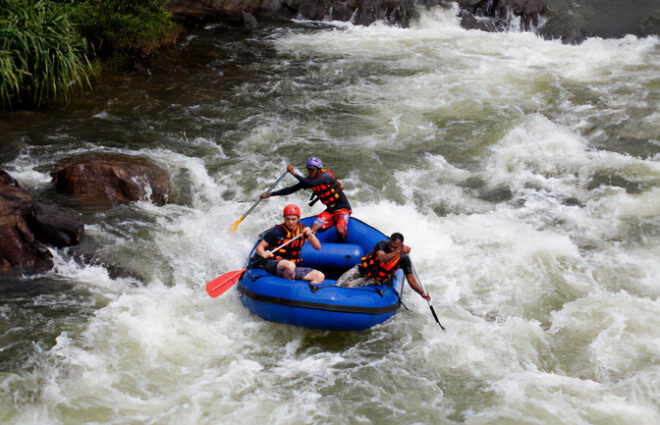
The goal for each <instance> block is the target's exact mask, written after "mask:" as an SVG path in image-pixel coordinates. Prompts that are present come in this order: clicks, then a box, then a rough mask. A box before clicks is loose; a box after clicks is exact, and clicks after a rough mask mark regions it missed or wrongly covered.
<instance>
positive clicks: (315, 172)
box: [260, 156, 351, 240]
mask: <svg viewBox="0 0 660 425" xmlns="http://www.w3.org/2000/svg"><path fill="white" fill-rule="evenodd" d="M286 169H287V171H289V173H291V175H292V176H293V177H295V178H296V179H298V183H297V184H295V185H293V186H289V187H285V188H284V189H280V190H276V191H275V192H270V193H268V192H266V193H262V194H261V196H260V198H261V199H266V198H270V197H271V196H282V195H288V194H290V193H293V192H297V191H298V190H300V189H312V191H313V192H314V195H313V196H314V200H313V201H312V202H311V203H310V205H313V204H314V202H316V200H319V201H321V202H322V203H323V205H325V207H326V209H325V211H323V212H322V213H321V214H319V215H318V216H316V220H314V223H313V224H312V233H316V232H317V230H319V229H322V230H323V229H327V228H329V227H332V226H333V225H336V226H337V233H338V234H339V237H340V239H341V240H346V235H347V232H348V220H349V217H350V216H351V204H349V203H348V199H347V198H346V195H345V194H344V190H343V187H342V185H341V183H339V181H338V180H337V177H335V174H334V173H333V172H332V171H330V170H329V169H327V168H323V163H322V162H321V160H320V159H318V158H317V157H315V156H312V157H310V158H309V159H308V160H307V173H308V175H309V177H303V176H299V175H298V174H296V172H295V171H294V169H293V166H292V165H289V166H287V167H286Z"/></svg>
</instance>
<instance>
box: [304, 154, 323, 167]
mask: <svg viewBox="0 0 660 425" xmlns="http://www.w3.org/2000/svg"><path fill="white" fill-rule="evenodd" d="M307 167H314V168H323V163H322V162H321V160H320V159H318V158H317V157H315V156H310V157H309V159H308V160H307Z"/></svg>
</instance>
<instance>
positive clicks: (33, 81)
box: [0, 0, 94, 110]
mask: <svg viewBox="0 0 660 425" xmlns="http://www.w3.org/2000/svg"><path fill="white" fill-rule="evenodd" d="M89 52H90V50H89V46H88V43H87V41H86V40H85V38H84V37H83V36H82V35H81V34H80V32H78V31H77V30H76V28H75V26H74V25H73V23H72V21H71V19H70V11H69V8H68V6H67V5H65V4H61V3H55V2H49V1H43V0H0V108H1V109H5V110H6V109H11V108H12V107H13V106H16V104H19V103H20V104H23V105H25V106H31V107H37V108H38V107H39V106H42V105H44V104H46V103H50V102H55V101H68V100H69V99H70V98H71V95H72V94H73V93H74V92H75V91H76V90H84V89H85V88H86V87H91V83H90V78H91V77H92V76H93V75H94V67H93V65H92V63H91V61H90V53H89Z"/></svg>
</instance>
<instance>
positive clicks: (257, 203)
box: [221, 171, 289, 277]
mask: <svg viewBox="0 0 660 425" xmlns="http://www.w3.org/2000/svg"><path fill="white" fill-rule="evenodd" d="M288 173H289V172H288V171H285V172H284V173H282V175H281V176H280V177H279V178H278V179H277V180H275V183H273V184H272V185H271V186H270V187H269V188H268V190H267V191H266V193H270V192H271V191H272V190H273V189H274V188H275V186H277V183H279V182H280V181H282V179H283V178H284V176H286V175H287V174H288ZM259 202H261V196H260V197H259V199H257V202H255V203H254V205H252V206H251V207H250V209H249V210H247V211H246V212H245V214H243V215H242V216H241V218H239V219H238V220H236V221H235V222H234V224H233V225H232V226H231V227H230V228H229V232H234V231H235V230H236V229H237V228H238V225H239V224H241V221H243V220H245V217H247V215H248V214H250V213H251V212H252V210H253V209H255V207H256V206H257V205H259ZM221 277H222V276H221Z"/></svg>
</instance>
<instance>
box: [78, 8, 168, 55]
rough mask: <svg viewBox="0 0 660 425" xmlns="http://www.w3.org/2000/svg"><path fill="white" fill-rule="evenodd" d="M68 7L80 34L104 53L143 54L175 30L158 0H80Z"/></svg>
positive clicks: (165, 40) (166, 40) (163, 42)
mask: <svg viewBox="0 0 660 425" xmlns="http://www.w3.org/2000/svg"><path fill="white" fill-rule="evenodd" d="M72 10H73V13H74V16H75V19H76V22H77V23H78V25H79V27H80V29H81V31H82V32H83V34H84V35H85V36H86V37H87V38H88V39H89V40H90V41H91V42H92V43H93V44H94V46H95V47H96V49H97V51H98V52H99V53H102V54H104V55H105V56H108V55H112V54H117V53H128V54H138V55H147V54H149V53H150V52H151V51H152V50H153V49H155V48H157V47H159V46H161V45H163V44H167V43H173V42H174V41H176V37H177V36H178V34H179V28H178V26H177V25H176V24H175V23H174V22H173V21H172V15H171V14H170V13H169V12H167V11H166V10H165V9H163V7H162V6H161V3H160V1H159V0H114V1H111V0H80V1H74V2H73V3H72Z"/></svg>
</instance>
